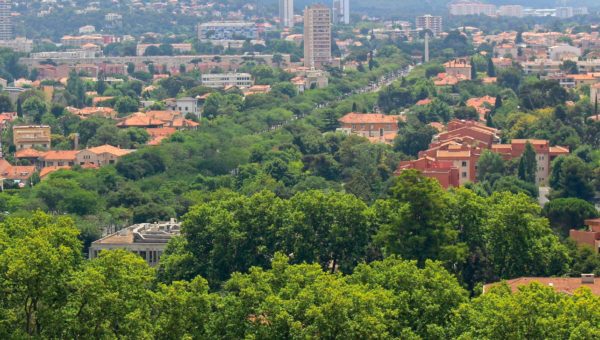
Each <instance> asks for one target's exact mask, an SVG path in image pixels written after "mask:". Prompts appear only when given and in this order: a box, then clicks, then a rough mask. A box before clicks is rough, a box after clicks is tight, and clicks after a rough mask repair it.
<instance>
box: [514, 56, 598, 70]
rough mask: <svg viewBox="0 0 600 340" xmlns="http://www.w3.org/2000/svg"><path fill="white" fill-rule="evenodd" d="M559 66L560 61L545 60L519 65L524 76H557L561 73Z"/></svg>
mask: <svg viewBox="0 0 600 340" xmlns="http://www.w3.org/2000/svg"><path fill="white" fill-rule="evenodd" d="M561 64H562V63H561V62H560V61H554V60H547V59H538V60H534V61H526V62H524V63H521V65H522V66H523V72H525V74H557V73H560V72H561V71H560V65H561ZM578 65H579V63H578ZM599 65H600V64H599Z"/></svg>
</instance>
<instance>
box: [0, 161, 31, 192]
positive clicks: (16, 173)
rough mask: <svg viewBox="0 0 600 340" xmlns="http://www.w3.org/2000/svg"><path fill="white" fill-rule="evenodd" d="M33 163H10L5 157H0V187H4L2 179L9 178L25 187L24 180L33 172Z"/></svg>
mask: <svg viewBox="0 0 600 340" xmlns="http://www.w3.org/2000/svg"><path fill="white" fill-rule="evenodd" d="M35 171H36V169H35V166H33V165H26V166H24V165H12V164H10V163H9V162H8V161H7V160H6V159H4V158H0V187H2V188H4V181H5V180H10V181H13V182H14V183H16V184H18V186H19V187H20V188H23V187H25V182H26V181H27V180H28V179H29V178H30V177H31V175H33V174H34V173H35Z"/></svg>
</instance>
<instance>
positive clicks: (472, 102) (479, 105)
mask: <svg viewBox="0 0 600 340" xmlns="http://www.w3.org/2000/svg"><path fill="white" fill-rule="evenodd" d="M494 105H496V98H494V97H490V96H483V97H480V98H471V99H469V100H467V106H468V107H472V108H474V109H475V110H477V113H478V114H479V120H480V121H483V122H485V120H486V119H485V118H486V117H485V116H486V114H487V113H488V112H490V108H493V107H494Z"/></svg>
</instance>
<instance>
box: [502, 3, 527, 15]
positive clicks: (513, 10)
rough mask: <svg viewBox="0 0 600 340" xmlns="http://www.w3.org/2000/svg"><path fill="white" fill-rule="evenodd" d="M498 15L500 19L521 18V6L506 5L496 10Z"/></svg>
mask: <svg viewBox="0 0 600 340" xmlns="http://www.w3.org/2000/svg"><path fill="white" fill-rule="evenodd" d="M498 15H499V16H501V17H517V18H522V17H523V16H524V14H523V6H521V5H506V6H500V7H499V8H498Z"/></svg>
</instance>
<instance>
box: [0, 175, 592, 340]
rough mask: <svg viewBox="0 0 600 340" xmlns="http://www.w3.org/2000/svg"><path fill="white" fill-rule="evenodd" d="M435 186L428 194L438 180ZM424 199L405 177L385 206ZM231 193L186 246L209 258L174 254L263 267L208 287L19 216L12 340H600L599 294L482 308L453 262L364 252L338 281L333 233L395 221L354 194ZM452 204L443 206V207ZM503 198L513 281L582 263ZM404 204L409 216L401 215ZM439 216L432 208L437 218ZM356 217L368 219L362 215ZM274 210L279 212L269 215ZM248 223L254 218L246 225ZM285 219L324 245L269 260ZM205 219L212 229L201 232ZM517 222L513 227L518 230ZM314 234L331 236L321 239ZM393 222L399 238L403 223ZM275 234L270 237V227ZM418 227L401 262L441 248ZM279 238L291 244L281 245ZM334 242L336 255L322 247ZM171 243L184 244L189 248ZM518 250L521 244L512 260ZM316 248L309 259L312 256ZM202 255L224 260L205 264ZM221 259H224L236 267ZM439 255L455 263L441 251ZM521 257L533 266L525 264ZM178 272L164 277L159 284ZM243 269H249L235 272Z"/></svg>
mask: <svg viewBox="0 0 600 340" xmlns="http://www.w3.org/2000/svg"><path fill="white" fill-rule="evenodd" d="M411 176H412V174H411ZM406 180H408V178H405V179H404V181H406ZM425 182H426V183H425V185H426V186H429V185H431V183H429V182H427V181H425ZM417 187H420V186H417ZM411 191H413V190H412V189H408V190H407V189H406V188H403V187H402V184H400V182H399V184H398V185H397V186H396V189H395V190H394V198H390V199H389V200H386V201H382V202H380V203H379V204H380V205H382V206H386V207H387V208H388V210H387V211H385V212H390V213H393V212H394V211H396V213H393V214H391V215H386V216H385V217H386V218H388V219H389V220H398V221H401V220H404V218H403V217H401V216H399V215H403V214H411V212H410V211H411V210H413V209H415V208H416V206H415V207H414V208H413V207H411V205H412V204H411V203H407V202H405V201H404V199H406V198H408V196H407V195H411ZM229 195H230V196H231V197H230V198H229V199H226V198H224V199H223V201H224V203H222V205H220V206H219V205H216V206H215V207H213V208H211V207H210V206H209V204H206V205H200V206H198V207H196V208H194V210H193V211H192V212H191V213H190V214H189V215H188V216H187V217H186V218H185V224H184V230H185V236H184V237H185V239H186V240H188V242H189V244H192V243H193V244H194V245H195V246H196V247H197V248H200V249H199V250H198V251H196V252H195V253H194V254H189V253H185V252H183V253H177V254H176V253H171V254H170V255H169V256H168V257H167V258H166V264H167V266H168V264H169V263H170V264H173V263H179V264H181V263H182V262H186V261H187V262H188V263H192V262H195V263H196V264H200V263H202V262H204V267H203V268H204V269H209V268H210V270H213V269H216V268H218V267H219V266H221V267H224V266H230V265H231V263H229V262H228V259H230V258H231V257H232V256H239V257H240V258H242V257H248V258H247V259H246V260H245V261H246V262H240V264H241V265H243V266H251V265H261V266H262V267H259V266H254V267H251V268H244V270H243V272H236V273H232V274H231V275H228V278H227V279H226V280H224V281H223V282H222V283H221V284H219V285H217V286H213V287H212V288H211V285H210V283H209V282H207V280H205V279H204V278H202V277H201V276H196V274H195V273H194V272H195V271H198V268H199V267H196V266H194V265H188V266H179V269H180V270H182V271H184V272H182V273H184V274H185V275H189V277H190V279H189V280H178V281H172V282H167V283H164V282H161V281H160V280H157V277H156V272H155V270H154V269H153V268H150V267H149V266H148V265H147V264H146V262H145V261H144V260H143V259H141V258H140V257H139V256H137V255H134V254H132V253H129V252H126V251H106V252H102V253H101V254H100V257H99V258H96V259H93V260H89V261H85V260H83V257H82V255H81V249H82V248H81V246H82V244H81V242H80V241H79V240H78V238H77V235H78V230H77V228H76V227H75V225H74V223H73V221H72V220H71V219H70V218H68V217H51V216H49V215H46V214H44V213H41V212H37V213H34V214H32V215H31V216H30V217H27V218H18V217H10V218H8V219H6V220H5V221H4V222H2V223H1V224H0V292H1V294H0V336H2V338H7V339H8V338H29V337H34V338H173V339H180V338H193V339H205V338H210V339H231V338H274V339H280V338H294V339H296V338H298V339H299V338H329V339H342V338H343V339H347V338H361V339H371V338H376V339H400V338H401V339H406V338H410V339H421V338H423V339H431V338H489V339H506V338H573V339H584V338H585V339H587V338H589V339H592V338H594V337H597V336H598V335H599V334H600V329H599V328H598V325H599V324H600V311H599V310H598V308H596V306H597V305H598V303H600V298H598V297H597V296H594V295H592V294H591V292H590V291H589V290H588V289H586V288H584V289H580V290H579V291H578V292H577V293H576V294H575V295H573V296H569V295H565V294H562V293H557V292H555V291H554V290H553V288H551V287H543V286H541V285H537V284H533V285H531V286H529V287H525V288H522V289H521V290H520V291H519V292H516V293H511V292H510V290H509V288H508V287H505V286H500V287H497V288H495V289H493V290H491V291H490V292H488V293H486V294H485V295H482V296H479V297H476V298H473V299H472V300H470V299H469V292H468V291H467V290H465V289H464V288H463V287H462V285H461V284H460V282H459V281H460V280H457V279H456V277H455V276H454V275H452V273H450V272H449V271H448V270H447V269H445V268H447V267H448V266H447V264H444V263H443V262H436V261H432V260H421V259H419V260H414V261H407V260H402V259H401V258H400V257H397V256H395V255H389V256H386V258H385V259H380V260H376V261H372V262H369V263H365V262H364V261H363V260H361V261H360V262H361V263H360V264H358V265H354V264H352V260H351V259H352V258H353V257H355V256H359V257H360V256H361V254H360V252H358V253H345V254H342V255H338V256H339V259H340V260H339V262H337V263H339V265H340V266H343V267H344V271H345V272H346V273H342V272H341V271H336V272H335V273H331V270H330V269H331V268H332V265H337V264H336V263H334V262H335V260H332V258H331V257H329V258H327V256H330V255H329V254H335V246H333V247H330V246H327V245H326V243H327V242H330V241H333V243H335V242H336V239H337V237H331V236H329V235H338V236H339V237H340V240H339V242H341V243H343V242H348V241H351V239H353V238H351V237H350V236H353V235H356V234H357V231H356V229H359V228H363V226H365V225H367V224H369V223H370V222H369V220H368V219H367V217H371V218H374V219H381V218H383V217H379V218H378V217H376V216H373V215H369V212H368V210H370V209H371V208H369V207H366V206H364V204H362V203H361V202H360V201H358V200H356V199H355V198H353V197H352V196H349V195H348V196H345V197H344V196H342V195H339V194H331V195H329V194H323V193H316V192H307V193H304V194H302V195H301V196H299V197H295V198H293V199H292V200H291V201H277V200H276V199H274V198H273V197H272V195H269V194H266V193H263V194H259V195H255V196H253V197H250V198H241V197H237V196H235V195H233V194H229ZM449 195H450V194H449ZM451 195H453V196H454V197H453V198H452V199H451V202H452V201H454V202H456V203H457V206H465V205H467V206H469V207H468V208H465V209H463V210H462V211H460V213H459V212H458V211H457V212H456V215H457V216H458V215H461V216H462V219H463V220H465V221H468V222H471V221H472V220H473V219H475V220H478V221H479V222H482V221H483V223H484V224H486V222H485V221H486V220H481V217H477V216H473V215H472V214H471V215H469V213H468V212H467V210H469V211H471V212H474V211H476V210H477V209H475V206H476V204H475V203H474V202H470V203H469V204H462V203H464V202H462V203H458V202H459V201H460V198H459V196H461V197H463V200H464V199H466V198H469V197H470V194H469V193H468V191H466V190H460V191H459V192H456V193H453V194H451ZM511 196H512V197H511ZM403 197H404V198H403ZM428 198H431V197H428ZM448 198H449V197H440V198H439V199H438V203H434V205H435V204H439V202H446V200H445V199H448ZM236 200H237V202H238V203H240V204H241V206H240V207H238V208H237V209H235V210H234V211H231V212H228V211H226V210H225V209H224V206H231V205H232V204H233V203H234V201H236ZM424 201H425V200H422V202H424ZM493 201H495V202H480V203H483V207H480V208H484V209H485V206H487V205H488V204H495V205H496V206H494V207H493V208H490V212H491V213H492V212H493V213H494V214H495V216H490V217H489V218H490V219H491V221H490V222H489V227H492V226H493V227H494V230H489V231H488V232H487V233H484V234H482V236H484V237H486V236H488V235H489V236H490V237H491V240H490V243H492V242H494V241H495V242H498V239H497V238H496V237H495V236H494V235H503V239H505V241H501V242H500V243H499V244H498V245H497V246H496V250H495V251H494V252H493V256H492V261H493V262H497V263H496V265H495V266H494V268H495V269H496V268H498V269H499V268H504V273H505V274H506V275H508V273H509V272H512V271H513V270H531V271H530V273H532V274H533V273H535V272H536V270H537V272H538V273H539V272H541V271H546V270H550V269H549V268H552V267H553V268H554V269H558V268H559V267H562V268H565V267H566V266H568V264H567V263H566V261H567V258H566V257H561V256H559V257H555V255H556V253H557V251H558V252H560V251H562V250H561V248H562V246H560V245H559V244H557V242H556V240H555V238H554V237H553V236H549V237H548V236H546V237H544V235H540V234H539V233H547V232H548V231H549V230H548V228H547V226H544V223H545V222H543V220H542V219H540V218H539V217H538V216H537V215H536V214H535V212H532V211H530V212H527V211H526V210H531V209H533V207H534V204H533V203H531V202H524V196H514V195H498V196H497V197H496V198H494V200H493ZM273 204H276V205H278V206H272V205H273ZM213 205H215V204H214V202H213ZM286 205H287V206H288V207H289V209H288V210H289V213H291V214H292V215H297V217H291V216H281V217H279V216H276V214H277V213H279V212H281V209H282V206H286ZM394 205H397V207H396V208H394V209H392V207H393V206H394ZM523 205H524V206H523ZM292 208H293V209H295V211H292V210H291V209H292ZM435 208H436V207H435V206H431V207H430V210H428V211H430V212H431V211H432V210H431V209H435ZM350 209H356V210H357V211H355V212H354V213H352V212H350V211H348V210H350ZM361 209H362V210H361ZM373 209H374V210H381V209H382V208H373ZM536 209H537V208H536ZM268 210H271V211H270V213H267V214H266V215H265V214H264V213H266V212H267V211H268ZM382 212H383V211H382ZM211 214H212V216H209V215H211ZM227 215H229V216H227ZM357 215H358V216H362V217H357ZM475 215H476V214H475ZM241 217H243V218H244V219H245V220H244V222H246V223H244V224H243V225H242V224H237V225H236V223H238V222H239V219H238V218H241ZM278 218H279V219H283V218H285V219H289V221H290V222H291V223H290V224H291V225H293V226H294V227H293V228H294V229H296V231H295V232H292V233H291V235H296V239H298V240H301V239H302V238H303V236H304V235H308V236H309V237H313V238H312V239H309V238H307V239H305V242H306V243H309V242H311V241H312V242H314V243H315V244H314V245H312V246H311V245H307V246H306V247H304V246H303V244H302V241H298V240H296V241H295V244H296V245H298V246H302V248H299V249H298V251H296V252H294V253H288V254H287V255H283V254H282V253H278V252H276V253H271V254H268V252H270V251H271V250H272V249H271V248H269V247H268V246H266V245H265V244H266V242H268V241H270V240H273V239H276V238H277V237H281V236H279V235H284V234H286V230H285V229H286V228H287V226H288V223H283V225H282V224H281V223H277V222H275V221H274V220H276V219H278ZM342 218H343V220H340V219H342ZM351 218H353V219H355V220H358V221H356V222H357V223H356V225H357V226H356V227H353V228H354V229H353V230H348V229H347V228H346V226H347V225H349V224H350V223H352V224H354V223H353V221H351V220H350V219H351ZM202 219H204V221H202V222H203V223H206V228H202V226H201V225H199V224H198V222H199V221H200V220H202ZM296 220H298V221H301V222H303V225H304V226H306V227H305V228H304V229H305V230H306V231H309V233H308V234H302V230H298V227H296V226H297V225H298V223H297V222H296ZM509 220H510V222H511V227H510V230H508V229H507V227H508V226H507V224H506V223H507V222H508V221H509ZM515 220H517V222H516V223H514V224H512V222H513V221H515ZM519 220H520V221H519ZM329 223H333V224H332V225H328V224H329ZM406 223H409V221H407V220H406ZM246 224H247V225H249V226H248V227H246V226H245V225H246ZM471 224H475V223H471ZM219 225H220V226H221V227H222V228H219ZM311 225H315V226H316V225H320V226H322V227H328V228H326V230H323V231H322V232H321V233H320V234H319V235H314V234H313V233H312V230H310V229H311V227H310V226H311ZM388 225H389V226H388V227H387V229H388V230H389V229H390V228H393V227H392V226H393V225H395V223H394V222H389V223H388ZM487 225H488V224H486V226H487ZM513 225H514V227H512V226H513ZM264 226H268V227H269V228H270V229H268V228H267V227H265V228H262V229H263V230H261V229H260V228H261V227H264ZM496 227H497V228H496ZM425 228H426V227H425ZM203 229H206V232H204V234H207V233H210V234H211V235H212V236H213V237H202V236H201V235H200V234H202V233H203V232H202V230H203ZM267 229H268V230H267ZM282 229H283V230H282ZM451 229H452V228H451ZM466 229H467V228H466V226H463V230H465V231H464V232H461V231H455V232H454V235H455V236H458V237H459V238H464V235H466V233H467V232H466ZM406 231H407V233H404V234H402V233H401V234H400V235H401V236H402V237H400V238H394V239H393V240H389V241H388V244H389V245H390V246H389V247H388V248H389V250H388V251H386V252H387V253H389V254H393V253H402V249H404V247H403V245H400V244H398V243H411V244H414V245H416V244H417V243H418V240H421V241H425V240H426V241H427V242H426V243H421V245H424V246H425V247H427V245H428V244H429V247H430V248H431V246H432V245H433V244H434V243H435V237H436V236H434V235H429V236H424V235H423V234H421V235H414V236H409V233H412V230H408V229H406ZM431 231H432V230H431V228H430V230H429V232H430V233H431ZM471 231H473V230H471ZM261 232H262V234H263V235H261ZM273 233H274V234H277V235H278V236H271V235H272V234H273ZM443 233H446V234H448V229H444V228H443V227H440V228H436V230H435V231H434V232H433V234H437V235H438V236H441V234H443ZM450 234H452V233H450ZM460 235H463V236H462V237H461V236H460ZM476 235H479V234H476ZM509 235H510V236H511V237H507V236H509ZM546 235H548V234H546ZM314 236H318V237H314ZM357 236H358V237H357V238H358V239H361V237H360V235H357ZM448 236H449V235H448ZM448 236H446V237H448ZM269 237H272V238H271V239H268V238H269ZM423 237H425V238H423ZM362 239H364V237H363V238H362ZM540 239H541V240H542V241H540ZM455 241H460V240H458V239H455ZM523 241H524V242H525V243H523ZM530 242H533V243H530ZM536 242H540V243H538V244H534V243H536ZM392 243H396V244H397V246H399V247H397V246H392ZM244 244H247V245H254V246H256V247H255V248H252V249H250V248H244V247H243V246H241V245H244ZM338 244H339V243H338ZM323 245H325V247H327V248H326V249H318V247H319V246H323ZM170 246H175V247H178V246H177V242H172V243H171V244H170ZM505 246H508V248H507V249H506V251H504V247H505ZM515 246H517V247H515ZM183 247H184V248H186V246H183ZM207 247H213V250H214V251H212V252H210V253H208V252H204V251H203V250H202V249H206V248H207ZM529 247H531V248H529ZM215 249H218V250H215ZM303 249H305V250H306V251H304V252H302V250H303ZM344 249H348V251H354V249H356V247H354V248H353V247H351V245H348V247H344ZM409 249H413V250H415V249H416V248H409ZM519 249H521V250H527V251H526V252H527V253H528V254H527V253H525V254H524V253H523V252H515V253H512V252H513V251H518V250H519ZM249 250H252V251H258V254H253V253H252V251H249ZM398 250H400V251H398ZM437 250H440V249H437ZM428 252H429V253H431V249H430V250H428ZM319 253H321V254H323V257H321V258H320V259H319V260H318V261H321V262H324V263H327V264H325V267H326V268H325V269H324V268H323V265H319V264H318V263H316V262H317V261H314V262H315V263H314V264H310V262H313V261H311V258H314V255H315V254H319ZM418 253H419V254H420V251H419V252H418ZM500 253H503V254H504V255H503V256H501V257H504V260H502V259H500V258H499V257H497V256H496V254H500ZM419 254H417V257H418V256H419ZM198 255H201V256H208V257H210V258H209V259H206V260H205V259H201V258H197V257H196V256H198ZM254 255H255V256H256V257H257V259H256V260H253V256H254ZM219 256H224V257H222V259H223V261H222V262H221V261H220V258H219ZM436 256H437V257H440V258H443V257H444V256H440V254H437V255H432V257H436ZM518 256H525V257H524V258H522V259H521V260H520V261H517V259H515V257H518ZM423 257H424V256H423ZM508 257H511V258H510V259H509V258H508ZM553 257H554V259H552V258H553ZM177 258H178V259H177ZM505 260H508V261H505ZM548 260H554V261H553V262H554V266H548V263H547V261H548ZM305 261H306V262H305ZM332 261H333V262H332ZM538 261H542V262H543V263H538ZM208 262H211V263H210V264H208ZM252 262H254V263H252ZM234 265H236V264H235V263H234ZM165 267H166V266H165ZM165 267H162V266H161V267H160V268H159V270H158V275H159V276H158V277H159V278H160V276H161V274H162V271H163V269H164V268H165ZM450 267H451V268H452V267H454V265H452V266H450ZM459 267H460V264H459ZM534 267H539V268H537V269H536V268H534ZM171 268H173V267H171ZM233 269H236V268H234V267H229V270H233ZM200 271H202V270H200ZM513 273H514V272H513ZM209 275H210V274H209Z"/></svg>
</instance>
